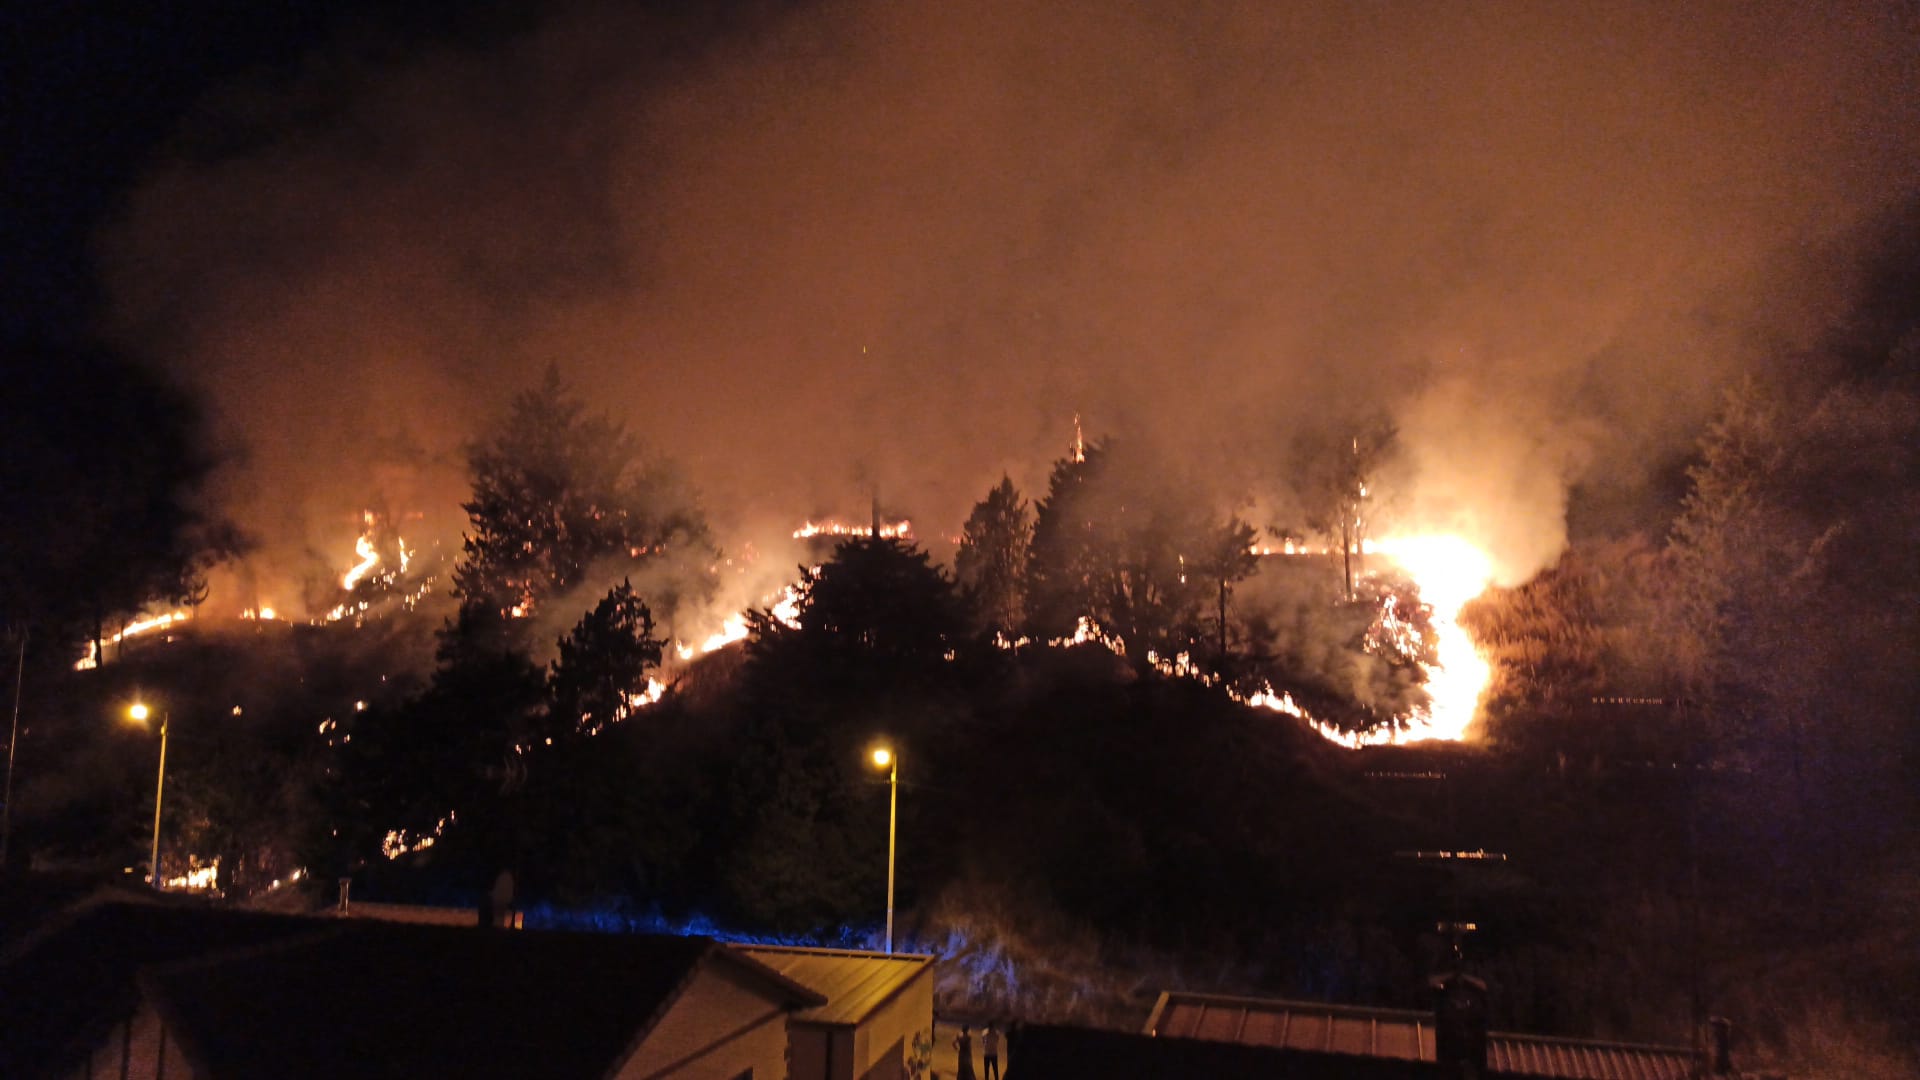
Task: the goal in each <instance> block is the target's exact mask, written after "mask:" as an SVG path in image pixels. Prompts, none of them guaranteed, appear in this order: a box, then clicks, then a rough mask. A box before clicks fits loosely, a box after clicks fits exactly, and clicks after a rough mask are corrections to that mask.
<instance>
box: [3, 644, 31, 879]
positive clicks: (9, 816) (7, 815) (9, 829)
mask: <svg viewBox="0 0 1920 1080" xmlns="http://www.w3.org/2000/svg"><path fill="white" fill-rule="evenodd" d="M26 675H27V632H26V631H25V630H22V631H20V658H19V660H17V661H16V662H15V663H14V668H13V731H12V732H11V733H9V734H8V735H7V786H6V790H5V792H4V793H0V874H5V873H6V872H7V846H8V842H9V841H10V840H12V838H13V755H14V754H15V753H16V752H17V751H18V749H19V746H20V684H21V683H22V682H23V681H24V680H25V679H26Z"/></svg>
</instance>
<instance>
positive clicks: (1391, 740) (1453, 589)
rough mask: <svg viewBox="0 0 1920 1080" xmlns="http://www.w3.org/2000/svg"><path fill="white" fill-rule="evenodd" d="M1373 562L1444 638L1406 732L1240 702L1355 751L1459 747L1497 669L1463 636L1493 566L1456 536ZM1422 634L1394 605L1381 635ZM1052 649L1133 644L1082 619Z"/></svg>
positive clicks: (1171, 670) (1294, 551)
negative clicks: (1352, 727) (1406, 581)
mask: <svg viewBox="0 0 1920 1080" xmlns="http://www.w3.org/2000/svg"><path fill="white" fill-rule="evenodd" d="M1253 551H1254V553H1255V554H1257V555H1282V554H1284V555H1324V554H1328V553H1329V551H1330V549H1327V548H1324V547H1322V548H1311V547H1308V546H1306V545H1301V544H1295V543H1294V542H1293V541H1290V540H1289V541H1286V542H1285V544H1284V545H1283V546H1282V547H1278V548H1268V547H1259V546H1256V547H1255V548H1254V549H1253ZM1361 552H1362V553H1364V554H1368V555H1379V556H1382V557H1384V558H1386V559H1388V560H1390V561H1391V562H1392V563H1393V564H1394V565H1395V566H1396V567H1398V568H1399V569H1400V570H1401V571H1402V572H1403V573H1405V574H1406V575H1407V576H1408V577H1409V578H1411V579H1413V583H1414V585H1415V587H1417V588H1418V589H1419V591H1420V599H1421V602H1422V603H1423V604H1425V605H1427V606H1428V607H1430V608H1431V609H1432V611H1431V614H1430V615H1429V617H1428V620H1427V622H1428V625H1429V626H1431V627H1432V628H1433V631H1434V635H1435V638H1436V641H1435V648H1434V651H1435V653H1436V656H1435V662H1434V663H1433V664H1430V665H1427V666H1426V668H1425V670H1426V675H1427V682H1426V689H1427V694H1428V696H1429V698H1430V699H1431V704H1429V705H1427V706H1425V707H1423V708H1420V709H1418V710H1416V711H1415V712H1414V713H1413V715H1411V716H1409V717H1406V718H1404V723H1402V724H1401V725H1398V726H1390V725H1383V726H1381V727H1378V728H1372V729H1369V730H1366V731H1347V730H1344V729H1342V728H1339V727H1336V726H1334V725H1333V724H1329V723H1327V722H1325V721H1322V720H1320V719H1318V718H1316V717H1314V716H1313V715H1312V714H1311V713H1309V712H1308V711H1307V710H1306V709H1305V708H1304V707H1302V706H1301V705H1300V703H1299V702H1297V701H1295V700H1294V699H1293V695H1292V693H1290V692H1287V691H1275V690H1274V689H1273V687H1272V686H1270V685H1268V686H1263V687H1261V688H1260V689H1259V690H1258V691H1255V692H1254V693H1253V694H1251V695H1247V696H1242V695H1240V694H1238V693H1235V694H1234V695H1233V696H1234V697H1235V699H1236V700H1239V701H1241V702H1242V703H1244V704H1247V705H1251V706H1254V707H1255V708H1262V709H1271V710H1273V711H1275V712H1279V713H1285V714H1286V715H1288V716H1292V717H1294V718H1296V719H1298V720H1300V721H1301V722H1302V723H1304V724H1306V725H1307V726H1308V727H1310V728H1312V729H1313V730H1314V731H1315V732H1316V733H1318V734H1319V735H1320V736H1321V737H1322V738H1325V739H1326V740H1328V741H1329V742H1334V743H1338V744H1340V745H1341V746H1345V747H1349V748H1358V747H1362V746H1386V745H1397V744H1402V743H1413V742H1424V741H1426V740H1429V739H1444V740H1451V741H1455V742H1458V741H1460V740H1462V739H1464V738H1466V733H1467V728H1468V727H1469V726H1471V725H1472V723H1473V719H1474V715H1475V713H1476V711H1477V709H1478V708H1479V703H1480V693H1481V691H1483V690H1484V689H1486V685H1487V680H1488V679H1489V678H1490V677H1491V674H1492V666H1491V665H1490V664H1489V663H1488V662H1487V660H1486V658H1485V657H1483V656H1481V655H1480V652H1479V649H1478V648H1477V647H1476V646H1475V645H1474V643H1473V639H1472V638H1471V637H1469V636H1468V635H1467V632H1466V630H1464V629H1462V628H1461V626H1460V624H1459V622H1458V619H1459V615H1460V609H1461V608H1462V607H1465V606H1466V604H1467V602H1468V601H1470V600H1472V599H1474V598H1475V597H1477V596H1479V595H1480V594H1481V593H1482V592H1484V591H1485V590H1486V588H1487V586H1488V584H1490V583H1491V582H1492V580H1493V560H1492V559H1491V558H1490V557H1489V556H1488V555H1487V553H1486V552H1484V551H1482V550H1480V549H1479V548H1477V547H1475V546H1474V545H1473V544H1472V543H1471V542H1469V541H1467V540H1465V539H1463V538H1461V537H1459V536H1454V535H1423V536H1405V537H1391V538H1387V539H1382V540H1378V541H1374V540H1368V541H1366V542H1365V543H1364V544H1363V545H1362V548H1361ZM1415 632H1416V631H1415V629H1414V626H1413V625H1412V624H1411V623H1409V622H1408V621H1407V619H1406V618H1405V616H1404V615H1403V614H1402V613H1401V612H1400V611H1399V610H1398V606H1397V601H1396V600H1394V599H1393V598H1391V597H1389V598H1388V599H1387V601H1386V606H1385V608H1384V609H1383V610H1382V613H1381V618H1380V626H1379V629H1378V631H1377V633H1378V634H1379V635H1381V636H1382V637H1383V639H1385V640H1386V642H1387V644H1389V645H1391V646H1392V647H1393V648H1395V649H1396V650H1397V651H1401V652H1405V653H1409V654H1414V653H1417V652H1418V651H1419V649H1418V643H1417V642H1416V641H1414V640H1412V639H1411V638H1412V635H1413V634H1414V633H1415ZM994 643H995V644H996V645H998V646H999V647H1000V648H1003V649H1019V648H1021V647H1023V646H1025V645H1027V644H1029V642H1028V640H1027V639H1026V638H1024V637H1023V638H1019V639H1017V640H1009V639H1007V638H1006V637H1005V636H1004V635H1000V636H996V638H995V639H994ZM1047 644H1048V645H1052V646H1071V645H1085V644H1099V645H1102V646H1105V647H1106V648H1107V649H1109V650H1111V651H1112V652H1114V653H1115V654H1116V655H1121V656H1124V655H1126V643H1125V642H1123V641H1121V640H1120V639H1119V638H1117V637H1114V636H1113V635H1110V634H1105V633H1103V632H1101V630H1100V628H1099V627H1098V626H1097V625H1095V624H1094V622H1093V620H1092V619H1090V618H1087V617H1086V616H1082V617H1081V618H1080V621H1079V622H1078V624H1076V625H1075V627H1074V632H1073V634H1072V636H1070V637H1059V638H1053V639H1051V640H1049V641H1048V642H1047ZM1147 662H1148V663H1149V664H1151V665H1152V666H1153V667H1154V668H1156V669H1157V670H1159V671H1160V672H1161V674H1164V675H1167V676H1170V677H1174V678H1194V679H1199V680H1200V681H1202V682H1211V681H1212V677H1211V676H1209V675H1207V674H1206V673H1205V672H1204V671H1202V670H1201V669H1200V668H1198V667H1196V666H1195V665H1194V663H1193V661H1192V658H1191V657H1190V656H1188V655H1187V654H1185V653H1182V654H1180V655H1178V656H1175V657H1172V658H1170V659H1169V658H1167V657H1162V656H1158V655H1155V654H1153V653H1148V654H1147Z"/></svg>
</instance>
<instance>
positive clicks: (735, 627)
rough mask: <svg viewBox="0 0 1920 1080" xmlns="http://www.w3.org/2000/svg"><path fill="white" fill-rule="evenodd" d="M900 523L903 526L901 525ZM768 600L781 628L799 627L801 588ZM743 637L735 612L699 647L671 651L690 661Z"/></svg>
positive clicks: (743, 616) (742, 617)
mask: <svg viewBox="0 0 1920 1080" xmlns="http://www.w3.org/2000/svg"><path fill="white" fill-rule="evenodd" d="M901 524H903V525H904V524H906V523H905V522H901ZM813 569H814V572H815V573H818V572H819V570H820V568H819V567H817V566H816V567H814V568H813ZM769 599H770V600H771V601H772V602H771V603H770V604H769V605H768V610H769V611H770V612H771V613H772V615H773V617H774V619H775V620H777V621H778V622H779V623H780V624H781V625H782V626H785V627H787V628H788V629H794V628H797V627H798V626H799V625H800V587H799V586H798V585H788V586H787V587H786V588H784V589H781V590H780V591H779V592H778V593H775V594H774V595H773V596H772V597H770V598H769ZM746 638H747V613H746V612H744V611H737V612H734V613H733V614H732V615H729V616H727V617H726V619H725V620H724V621H723V622H721V624H720V629H719V630H718V631H716V632H715V633H712V634H709V635H708V636H707V638H706V640H704V641H702V642H701V643H700V644H699V645H697V646H695V645H687V644H681V645H675V646H674V647H673V651H674V653H675V654H676V655H678V656H679V657H680V659H682V660H691V659H693V658H694V657H696V656H705V655H707V654H708V653H710V652H713V651H715V650H717V649H724V648H726V647H727V646H729V645H731V644H733V643H734V642H736V641H745V640H746Z"/></svg>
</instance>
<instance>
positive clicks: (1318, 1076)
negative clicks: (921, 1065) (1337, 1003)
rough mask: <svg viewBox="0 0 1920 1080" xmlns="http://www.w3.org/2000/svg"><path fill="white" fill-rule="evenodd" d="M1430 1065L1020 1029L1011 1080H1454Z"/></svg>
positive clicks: (1010, 1047)
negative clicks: (1201, 1078)
mask: <svg viewBox="0 0 1920 1080" xmlns="http://www.w3.org/2000/svg"><path fill="white" fill-rule="evenodd" d="M1452 1075H1453V1074H1452V1073H1451V1071H1449V1070H1446V1069H1442V1068H1441V1067H1440V1066H1439V1065H1436V1064H1434V1063H1432V1062H1425V1061H1402V1060H1396V1059H1393V1058H1368V1057H1355V1056H1352V1055H1348V1054H1322V1053H1307V1052H1305V1051H1299V1050H1283V1049H1276V1048H1274V1047H1271V1046H1249V1045H1247V1044H1245V1043H1233V1042H1209V1041H1206V1040H1202V1039H1178V1038H1153V1037H1151V1036H1147V1035H1136V1034H1134V1033H1132V1032H1124V1031H1096V1030H1093V1029H1090V1028H1073V1027H1054V1026H1050V1025H1016V1026H1014V1027H1012V1028H1009V1029H1008V1031H1007V1080H1075V1078H1078V1077H1087V1078H1088V1080H1193V1078H1194V1077H1205V1078H1206V1080H1449V1078H1450V1077H1451V1076H1452Z"/></svg>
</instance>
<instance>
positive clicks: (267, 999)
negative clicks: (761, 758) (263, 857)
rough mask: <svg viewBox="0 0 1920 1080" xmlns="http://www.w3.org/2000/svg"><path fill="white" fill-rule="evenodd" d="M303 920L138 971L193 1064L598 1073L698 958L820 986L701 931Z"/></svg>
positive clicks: (635, 1037)
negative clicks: (246, 941) (229, 948)
mask: <svg viewBox="0 0 1920 1080" xmlns="http://www.w3.org/2000/svg"><path fill="white" fill-rule="evenodd" d="M309 921H315V922H318V923H319V924H320V925H319V927H318V928H317V929H316V930H315V931H314V932H313V933H310V934H308V935H305V936H303V937H301V938H298V939H295V940H291V941H285V942H280V943H277V944H274V945H270V946H267V947H264V948H257V949H249V950H242V951H239V952H234V953H225V954H217V955H213V956H209V957H205V958H203V959H199V960H194V961H190V962H187V963H183V964H176V965H173V966H171V967H167V968H163V969H159V970H156V971H152V972H149V973H147V974H146V975H145V976H143V978H142V986H143V988H144V989H146V990H147V991H148V993H149V995H150V996H151V997H152V998H153V1000H154V1002H155V1005H156V1007H157V1008H159V1010H160V1012H161V1015H162V1016H163V1017H164V1018H165V1019H166V1021H167V1024H168V1029H169V1030H170V1031H172V1032H173V1033H174V1034H175V1035H176V1036H177V1037H178V1038H179V1040H180V1044H181V1048H182V1049H183V1050H184V1051H185V1052H186V1053H187V1055H188V1057H189V1058H190V1059H191V1060H193V1061H194V1063H195V1065H196V1066H197V1069H198V1071H199V1073H200V1074H201V1075H203V1076H208V1077H229V1076H234V1077H240V1076H258V1075H268V1074H271V1075H276V1076H284V1077H293V1078H298V1077H314V1078H320V1077H328V1078H333V1077H340V1076H359V1077H396V1078H397V1077H415V1076H429V1075H432V1076H461V1077H467V1078H485V1077H502V1078H505V1077H526V1076H541V1077H553V1078H556V1080H559V1078H567V1077H580V1078H589V1077H591V1078H597V1077H602V1076H605V1075H608V1074H609V1073H610V1072H612V1071H613V1070H614V1069H615V1068H617V1067H618V1065H619V1064H620V1063H621V1062H623V1061H624V1060H625V1059H626V1057H627V1056H628V1054H629V1053H630V1052H631V1050H632V1048H633V1047H634V1046H636V1045H638V1043H639V1042H640V1041H641V1040H642V1039H643V1038H644V1037H645V1034H646V1033H647V1032H648V1031H649V1030H651V1029H652V1027H653V1025H654V1023H655V1022H656V1021H657V1020H658V1019H659V1017H660V1016H661V1015H662V1014H664V1013H665V1011H666V1010H667V1008H668V1007H669V1006H670V1005H671V1004H672V1002H673V1000H674V999H675V998H676V997H677V996H678V994H679V992H680V990H681V988H682V987H684V986H685V985H686V983H687V982H688V981H689V980H690V979H691V978H692V976H693V974H694V972H695V971H696V970H697V969H698V968H699V967H700V966H702V965H703V964H707V963H719V964H726V965H729V966H731V967H733V968H734V969H735V970H739V971H743V972H746V973H748V975H749V977H750V978H751V980H752V981H754V982H756V983H757V984H758V985H760V986H761V987H762V988H763V990H764V992H765V993H766V995H767V996H768V998H769V999H771V1000H773V1001H776V1002H780V1003H782V1004H785V1005H788V1006H790V1007H809V1006H816V1005H819V1004H821V1003H822V1002H823V1001H824V1000H825V999H824V998H822V997H821V996H820V995H818V994H816V993H813V992H811V991H809V990H807V989H806V988H805V987H802V986H799V985H798V984H795V983H793V982H792V981H790V980H788V979H786V978H784V977H782V976H780V975H779V974H777V973H776V972H772V971H769V970H766V969H765V968H764V967H762V966H761V965H759V964H756V963H754V962H753V961H751V960H750V959H747V958H743V957H740V956H737V955H735V954H734V953H733V952H732V951H731V950H730V949H728V947H727V946H724V945H721V944H719V943H718V942H715V941H713V940H712V939H710V938H702V937H670V936H664V935H607V934H579V933H551V932H541V931H527V932H512V931H494V930H483V929H480V928H477V927H446V926H424V925H417V924H401V923H380V922H360V921H355V922H350V923H345V922H339V921H332V920H309Z"/></svg>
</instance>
